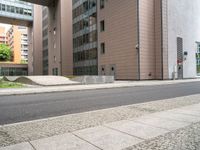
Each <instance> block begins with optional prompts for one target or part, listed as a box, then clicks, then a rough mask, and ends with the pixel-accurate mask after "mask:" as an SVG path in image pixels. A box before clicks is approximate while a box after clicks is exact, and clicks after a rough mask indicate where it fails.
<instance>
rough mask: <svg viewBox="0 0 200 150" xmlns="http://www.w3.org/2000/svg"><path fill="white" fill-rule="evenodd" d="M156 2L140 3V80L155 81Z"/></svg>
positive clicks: (144, 0) (145, 0) (144, 1)
mask: <svg viewBox="0 0 200 150" xmlns="http://www.w3.org/2000/svg"><path fill="white" fill-rule="evenodd" d="M154 9H155V5H154V0H148V1H147V0H140V1H139V25H140V29H139V33H140V79H155V77H156V56H155V53H156V51H155V21H154V20H155V14H154V11H155V10H154Z"/></svg>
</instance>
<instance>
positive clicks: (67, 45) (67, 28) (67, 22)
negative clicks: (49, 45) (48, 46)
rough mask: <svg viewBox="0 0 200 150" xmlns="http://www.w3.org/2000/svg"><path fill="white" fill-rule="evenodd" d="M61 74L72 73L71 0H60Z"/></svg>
mask: <svg viewBox="0 0 200 150" xmlns="http://www.w3.org/2000/svg"><path fill="white" fill-rule="evenodd" d="M60 4H61V6H60V7H61V17H60V20H61V24H60V28H61V41H60V42H61V52H62V55H61V64H62V66H61V68H62V71H61V74H62V75H73V40H72V37H73V35H72V0H61V3H60Z"/></svg>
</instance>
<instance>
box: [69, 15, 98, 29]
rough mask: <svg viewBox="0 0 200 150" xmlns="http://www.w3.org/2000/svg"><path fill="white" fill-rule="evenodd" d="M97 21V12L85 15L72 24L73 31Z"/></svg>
mask: <svg viewBox="0 0 200 150" xmlns="http://www.w3.org/2000/svg"><path fill="white" fill-rule="evenodd" d="M96 22H97V14H96V13H93V14H92V15H90V16H89V17H86V18H84V19H82V20H80V21H79V22H77V23H75V24H74V25H73V33H77V32H79V31H81V30H83V29H86V28H87V27H90V26H93V25H94V24H96Z"/></svg>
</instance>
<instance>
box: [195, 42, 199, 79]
mask: <svg viewBox="0 0 200 150" xmlns="http://www.w3.org/2000/svg"><path fill="white" fill-rule="evenodd" d="M196 65H197V75H198V76H200V42H197V51H196Z"/></svg>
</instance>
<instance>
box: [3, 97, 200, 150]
mask: <svg viewBox="0 0 200 150" xmlns="http://www.w3.org/2000/svg"><path fill="white" fill-rule="evenodd" d="M197 103H200V95H192V96H186V97H179V98H173V99H166V100H160V101H155V102H149V103H143V104H136V105H129V106H122V107H116V108H111V109H105V110H98V111H92V112H85V113H80V114H72V115H66V116H60V117H54V118H49V119H43V120H38V121H31V122H26V123H18V124H12V125H6V126H2V127H0V147H1V146H8V145H13V144H17V143H21V142H26V141H32V140H37V139H41V138H46V137H50V136H54V135H59V134H63V133H67V132H72V131H76V130H80V129H85V128H89V127H94V126H98V125H103V124H106V123H110V122H115V121H120V120H125V119H130V118H136V117H140V116H143V115H146V114H150V113H154V112H158V111H163V110H169V109H173V108H178V107H183V106H187V105H192V104H197ZM181 150H182V149H181Z"/></svg>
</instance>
